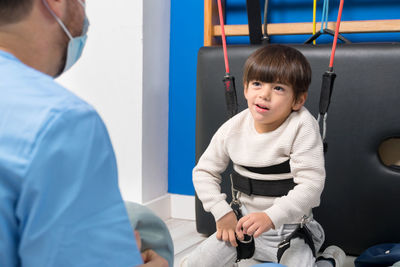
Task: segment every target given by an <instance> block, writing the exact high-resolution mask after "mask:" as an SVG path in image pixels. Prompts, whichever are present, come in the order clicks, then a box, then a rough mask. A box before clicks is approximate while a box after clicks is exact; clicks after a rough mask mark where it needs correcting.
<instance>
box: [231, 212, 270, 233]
mask: <svg viewBox="0 0 400 267" xmlns="http://www.w3.org/2000/svg"><path fill="white" fill-rule="evenodd" d="M271 228H274V224H273V223H272V221H271V218H269V216H268V215H267V214H266V213H265V212H253V213H249V214H247V215H246V216H243V217H242V218H240V220H239V222H238V223H237V225H236V234H237V237H238V239H239V240H243V239H244V236H243V235H244V234H246V235H253V236H254V237H259V236H260V235H261V234H262V233H264V232H266V231H268V230H270V229H271Z"/></svg>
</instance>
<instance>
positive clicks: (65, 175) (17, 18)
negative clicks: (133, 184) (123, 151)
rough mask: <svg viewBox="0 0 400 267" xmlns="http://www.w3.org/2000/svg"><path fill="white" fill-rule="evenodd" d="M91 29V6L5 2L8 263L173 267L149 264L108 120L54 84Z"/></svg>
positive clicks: (1, 253) (67, 1)
mask: <svg viewBox="0 0 400 267" xmlns="http://www.w3.org/2000/svg"><path fill="white" fill-rule="evenodd" d="M110 3H111V2H110ZM87 28H88V21H87V19H86V16H85V3H84V0H1V1H0V266H2V267H14V266H29V267H39V266H40V267H44V266H57V267H60V266H112V267H116V266H137V265H140V264H142V263H143V259H144V262H145V263H146V264H145V265H146V266H147V265H148V266H167V263H166V260H165V259H163V258H162V257H161V256H159V255H158V254H157V253H155V252H154V251H151V250H148V251H146V252H145V253H144V254H143V259H142V255H141V254H140V252H139V250H138V246H137V244H136V241H135V235H134V232H133V230H132V227H131V226H130V222H129V219H128V216H127V212H126V209H125V207H124V203H123V201H122V199H121V195H120V192H119V189H118V177H117V167H116V161H115V156H114V152H113V148H112V146H111V143H110V139H109V136H108V133H107V130H106V127H105V125H104V124H103V122H102V120H101V118H100V117H99V115H98V114H97V112H96V111H95V110H94V109H93V108H92V107H91V106H90V105H88V104H87V103H85V102H84V101H82V100H81V99H79V98H78V97H76V96H75V95H74V94H72V93H71V92H69V91H67V90H66V89H65V88H63V87H62V86H60V85H59V84H57V83H56V82H55V81H54V80H53V77H56V76H58V75H60V74H61V73H62V72H63V71H65V70H67V69H68V68H69V67H71V66H72V65H73V63H74V62H76V60H77V59H78V58H79V57H80V54H81V52H82V49H83V46H84V44H85V41H86V31H87Z"/></svg>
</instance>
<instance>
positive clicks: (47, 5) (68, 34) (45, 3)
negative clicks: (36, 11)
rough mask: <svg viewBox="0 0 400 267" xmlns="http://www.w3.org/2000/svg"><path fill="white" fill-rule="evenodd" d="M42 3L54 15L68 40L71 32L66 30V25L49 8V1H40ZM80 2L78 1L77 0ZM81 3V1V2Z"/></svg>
mask: <svg viewBox="0 0 400 267" xmlns="http://www.w3.org/2000/svg"><path fill="white" fill-rule="evenodd" d="M42 2H43V4H44V5H45V6H46V8H47V9H48V10H49V12H50V14H51V15H52V16H53V17H54V19H55V20H56V21H57V22H58V24H59V25H60V26H61V28H62V29H63V30H64V32H65V34H66V35H67V36H68V38H69V39H70V40H72V39H73V37H72V35H71V33H70V32H69V31H68V29H67V27H65V25H64V23H63V22H62V21H61V19H60V18H59V17H57V15H56V13H54V11H53V10H52V9H51V8H50V6H49V3H47V1H46V0H43V1H42ZM79 2H80V1H79ZM81 4H82V3H81Z"/></svg>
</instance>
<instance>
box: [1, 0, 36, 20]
mask: <svg viewBox="0 0 400 267" xmlns="http://www.w3.org/2000/svg"><path fill="white" fill-rule="evenodd" d="M32 6H33V0H0V26H1V25H4V24H9V23H15V22H18V21H20V20H21V19H23V18H24V17H25V16H26V15H28V14H29V13H30V11H31V10H32Z"/></svg>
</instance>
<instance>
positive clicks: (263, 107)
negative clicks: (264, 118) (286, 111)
mask: <svg viewBox="0 0 400 267" xmlns="http://www.w3.org/2000/svg"><path fill="white" fill-rule="evenodd" d="M256 106H257V107H259V108H261V109H263V110H269V108H267V107H265V106H261V105H260V104H256Z"/></svg>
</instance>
